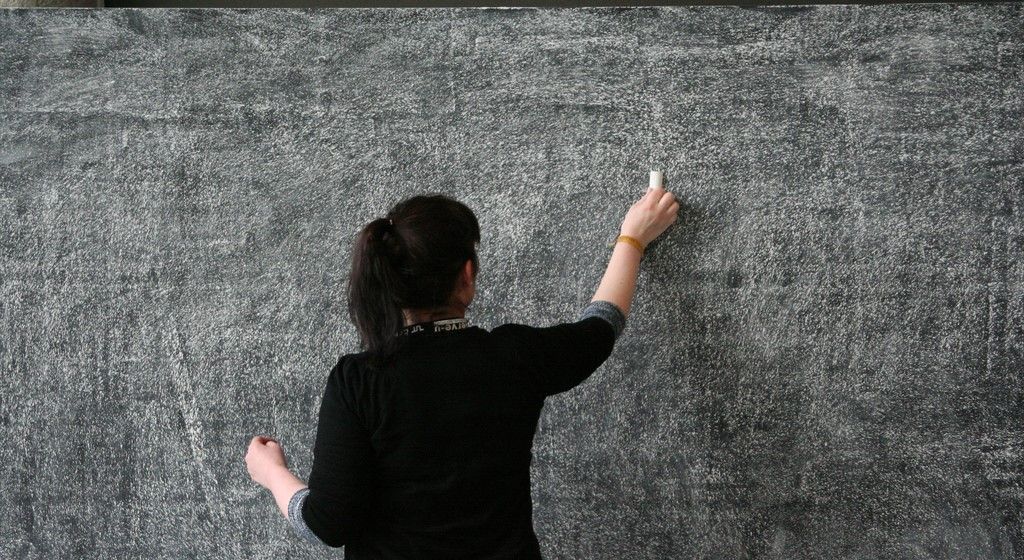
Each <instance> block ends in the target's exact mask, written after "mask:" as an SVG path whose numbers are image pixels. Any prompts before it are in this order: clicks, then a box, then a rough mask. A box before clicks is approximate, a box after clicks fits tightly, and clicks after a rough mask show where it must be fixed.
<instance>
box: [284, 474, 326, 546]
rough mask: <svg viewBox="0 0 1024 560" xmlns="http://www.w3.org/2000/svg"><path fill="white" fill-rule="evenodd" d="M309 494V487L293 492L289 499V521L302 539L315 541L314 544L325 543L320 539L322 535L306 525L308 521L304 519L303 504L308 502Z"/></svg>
mask: <svg viewBox="0 0 1024 560" xmlns="http://www.w3.org/2000/svg"><path fill="white" fill-rule="evenodd" d="M308 495H309V488H308V487H306V488H300V489H299V490H298V491H297V492H295V493H294V494H292V497H291V499H289V500H288V523H290V524H291V526H292V528H293V529H295V532H296V533H297V534H298V535H299V537H301V538H302V540H304V541H307V542H310V543H313V544H325V543H324V542H323V541H321V540H320V537H318V536H316V533H314V532H313V531H312V529H310V528H309V526H308V525H306V521H305V520H304V519H302V504H304V503H306V496H308Z"/></svg>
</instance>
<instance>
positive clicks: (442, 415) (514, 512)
mask: <svg viewBox="0 0 1024 560" xmlns="http://www.w3.org/2000/svg"><path fill="white" fill-rule="evenodd" d="M403 339H404V340H403V343H402V345H401V348H400V351H399V354H398V356H397V357H396V359H395V360H394V363H393V365H392V367H390V368H386V369H382V370H379V371H378V370H372V369H370V368H369V367H367V365H366V363H365V358H366V353H365V352H361V353H355V354H346V355H344V356H342V357H341V359H340V360H339V361H338V363H337V364H336V365H335V366H334V368H333V369H332V370H331V372H330V375H329V377H328V380H327V383H326V387H325V390H324V395H323V401H322V403H321V408H320V416H319V425H318V427H317V435H316V440H315V443H314V450H313V454H314V458H313V467H312V471H311V473H310V476H309V482H308V485H309V488H310V493H309V495H308V496H307V498H306V501H305V503H304V504H303V508H302V515H303V518H304V519H305V521H306V523H307V525H308V526H309V528H310V529H311V530H312V531H313V532H314V533H315V534H316V535H317V536H318V537H319V538H320V539H321V540H322V541H323V542H325V543H326V544H328V545H329V546H333V547H340V546H345V556H346V558H347V559H349V560H366V559H371V558H372V559H392V558H394V559H398V558H402V559H433V558H437V559H441V558H444V559H448V560H454V559H459V558H466V559H469V558H473V559H476V560H485V559H511V558H518V559H528V558H540V557H541V555H540V546H539V543H538V540H537V536H536V534H535V533H534V529H533V520H532V502H531V494H530V462H531V459H532V452H531V448H532V445H533V436H534V433H535V430H536V427H537V421H538V419H539V418H540V413H541V409H542V407H543V404H544V399H545V398H546V397H548V396H551V395H555V394H558V393H561V392H564V391H568V390H569V389H572V388H573V387H576V386H577V385H579V384H580V383H582V382H583V381H585V380H586V379H587V378H588V377H589V376H590V375H591V374H592V373H593V372H594V371H595V370H596V369H597V368H598V367H599V366H600V365H601V364H602V363H603V362H604V361H605V360H606V359H607V358H608V357H609V355H610V354H611V352H612V349H613V346H614V344H615V330H614V328H613V326H612V324H611V323H609V322H608V321H607V320H606V319H603V318H601V317H599V316H590V317H586V318H583V319H580V320H578V321H575V322H568V323H561V324H557V325H553V326H548V327H533V326H528V325H521V324H514V323H510V324H504V325H501V326H498V327H496V328H494V329H492V330H491V331H487V330H485V329H482V328H480V327H477V326H470V327H467V328H465V329H461V330H456V331H450V332H436V333H435V332H427V331H422V332H418V333H415V334H411V335H408V336H406V337H403Z"/></svg>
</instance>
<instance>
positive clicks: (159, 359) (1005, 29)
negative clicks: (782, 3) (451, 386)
mask: <svg viewBox="0 0 1024 560" xmlns="http://www.w3.org/2000/svg"><path fill="white" fill-rule="evenodd" d="M1022 68H1024V12H1022V7H1021V6H1020V5H1014V4H988V5H952V4H914V5H891V6H829V7H802V8H756V9H743V8H735V7H733V8H730V7H716V8H662V9H658V8H642V9H551V10H538V9H510V10H502V9H479V10H476V9H466V10H447V9H446V10H441V9H437V10H434V9H421V10H412V9H410V10H396V9H379V10H378V9H363V10H230V9H225V10H4V11H0V224H2V225H0V271H2V272H0V274H2V276H0V318H2V321H0V364H2V366H0V367H2V368H3V369H2V375H0V428H2V432H3V434H4V436H5V437H4V442H3V445H0V487H2V488H3V492H0V512H2V513H0V557H3V558H14V559H29V558H32V559H35V558H40V559H42V558H46V559H49V558H147V559H154V560H156V559H164V558H168V559H172V558H173V559H178V558H200V559H205V558H280V557H284V555H287V557H294V558H322V557H329V556H339V555H340V554H341V551H340V550H331V549H328V548H323V549H317V548H315V547H313V546H311V545H308V544H305V543H303V542H301V541H300V540H298V539H297V538H296V537H295V536H294V535H293V534H292V533H291V532H290V529H289V528H288V526H287V525H286V523H285V521H284V519H283V518H282V517H281V516H280V514H279V513H278V512H277V510H276V507H275V506H274V505H273V503H272V502H271V500H270V496H269V493H267V492H266V491H265V490H263V489H262V488H259V487H257V486H256V485H255V484H254V483H252V482H251V481H250V480H249V478H248V475H247V473H246V470H245V464H244V462H243V455H244V452H245V446H246V444H247V443H248V441H249V438H250V437H251V436H253V435H254V434H257V433H267V434H272V435H275V436H277V437H279V438H280V439H281V440H282V441H283V442H284V445H285V449H286V452H287V453H288V456H289V459H290V462H291V465H292V467H293V468H294V470H295V472H296V473H297V474H299V475H300V476H301V477H303V478H305V476H307V475H308V468H309V465H310V461H311V455H310V453H311V451H310V448H311V445H312V440H313V435H314V430H315V421H316V413H317V408H318V406H319V398H320V395H321V390H322V387H323V383H324V380H325V376H326V374H327V372H328V370H329V368H330V366H331V365H333V363H334V361H335V360H336V358H337V357H338V356H339V355H340V354H343V353H347V352H350V351H353V350H354V349H355V348H356V337H355V330H354V328H353V327H352V325H351V324H350V323H349V322H348V321H347V315H346V312H345V302H344V297H345V294H344V288H345V281H346V274H347V271H348V265H349V256H350V252H351V242H352V239H353V236H354V234H355V233H356V231H358V229H359V228H360V227H361V226H362V225H363V224H365V223H366V222H368V221H370V220H372V219H374V218H376V217H379V216H382V215H383V214H384V212H385V211H386V210H387V209H388V208H389V207H390V206H391V205H392V204H394V203H395V202H397V201H399V200H401V199H402V198H405V197H407V196H411V195H414V194H419V193H422V192H443V193H447V194H449V195H452V196H454V197H456V198H458V199H459V200H462V201H463V202H465V203H466V204H468V205H469V206H470V207H471V208H473V209H474V210H475V211H476V212H477V215H478V217H479V218H480V221H481V226H482V228H483V231H484V239H483V242H482V245H481V263H482V267H483V268H482V270H481V273H480V278H479V286H478V293H477V299H476V300H475V301H474V304H473V306H472V308H471V309H470V313H469V317H470V319H471V321H472V322H473V324H477V325H481V326H484V327H485V328H493V327H494V326H496V325H498V324H502V323H506V322H519V323H528V324H534V325H545V324H553V323H556V322H562V321H568V320H573V319H574V318H575V317H576V316H577V315H578V313H579V311H580V310H581V309H582V308H583V307H584V305H585V304H586V303H587V302H588V301H589V300H590V298H591V297H592V295H593V291H594V289H595V288H596V286H597V284H598V282H599V280H600V276H601V274H602V273H603V271H604V266H605V264H606V262H607V257H608V255H609V250H608V249H607V247H606V245H605V244H606V243H607V242H608V241H609V240H610V239H612V238H614V236H615V234H617V232H618V227H619V225H620V223H621V219H622V217H623V215H624V213H625V210H626V209H627V208H628V207H629V205H630V204H632V202H633V201H634V200H635V198H636V197H638V196H639V195H640V194H642V192H643V190H644V188H645V187H646V182H647V174H648V172H649V171H650V170H651V169H662V170H664V172H665V176H666V181H667V187H668V188H669V189H670V190H671V191H673V192H675V193H676V194H677V196H678V198H679V199H680V201H682V203H683V209H682V210H681V213H680V220H679V222H677V224H676V225H675V226H673V228H671V229H670V230H669V231H668V232H667V233H666V235H665V236H664V237H663V238H662V239H661V240H660V241H659V242H658V243H656V244H655V245H654V246H652V247H651V248H649V249H648V252H647V256H646V257H645V259H644V262H643V265H642V271H641V275H640V280H639V291H638V295H637V297H636V299H635V301H634V308H633V311H632V313H631V314H630V316H629V321H628V325H627V327H626V331H625V332H624V334H623V336H622V338H621V339H619V342H618V344H617V347H616V349H615V352H614V353H613V355H612V357H611V358H610V359H609V360H608V361H607V362H606V363H605V364H604V365H603V366H602V367H601V368H600V369H599V370H598V371H597V372H596V373H595V374H594V375H593V376H592V377H591V378H590V379H589V380H588V381H587V382H585V383H584V384H583V385H581V386H580V387H578V388H577V389H575V390H573V391H571V392H569V393H565V394H562V395H558V396H556V397H554V398H552V399H550V400H549V401H548V403H547V404H546V407H545V411H544V414H543V418H542V421H541V426H540V428H539V432H538V434H537V438H536V446H535V449H534V456H535V458H534V465H533V477H534V488H533V493H534V500H535V526H536V528H537V532H538V535H539V536H540V539H541V544H542V548H543V550H544V553H545V557H546V558H550V559H579V558H592V559H598V558H601V559H603V558H608V559H611V558H633V559H637V558H650V559H665V558H715V559H718V558H786V559H791V558H792V559H801V558H808V559H809V558H894V559H895V558H900V559H904V558H958V559H964V558H967V559H971V558H978V559H982V558H1000V559H1010V558H1020V557H1021V555H1022V554H1024V536H1022V530H1024V529H1022V527H1024V517H1022V511H1024V488H1022V484H1024V479H1022V474H1021V472H1022V469H1024V412H1022V410H1024V408H1022V405H1024V386H1022V385H1024V382H1022V375H1021V372H1022V369H1024V357H1022V338H1024V291H1022V279H1024V265H1022V259H1021V256H1022V247H1024V219H1022V217H1024V204H1022V202H1024V182H1022V169H1024V167H1022V166H1024V163H1022V162H1024V147H1022V136H1021V131H1022V125H1024V112H1022V111H1024V95H1022V93H1024V72H1022Z"/></svg>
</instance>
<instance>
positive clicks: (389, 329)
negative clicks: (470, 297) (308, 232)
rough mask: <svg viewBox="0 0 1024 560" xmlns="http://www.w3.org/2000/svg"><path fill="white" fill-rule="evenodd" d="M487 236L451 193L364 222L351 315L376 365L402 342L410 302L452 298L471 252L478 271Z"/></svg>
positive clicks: (415, 305)
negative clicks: (479, 253) (400, 334)
mask: <svg viewBox="0 0 1024 560" xmlns="http://www.w3.org/2000/svg"><path fill="white" fill-rule="evenodd" d="M389 220H390V221H389ZM392 222H393V224H392ZM479 242H480V224H479V222H477V219H476V215H475V214H473V211H472V210H470V209H469V207H468V206H466V205H465V204H463V203H461V202H459V201H457V200H454V199H452V198H449V197H448V196H445V195H443V194H426V195H418V196H414V197H412V198H409V199H406V200H403V201H401V202H399V203H398V204H396V205H395V206H394V207H393V208H392V209H391V210H390V211H389V212H388V213H387V216H386V217H384V218H378V219H376V220H373V221H372V222H370V223H368V224H366V226H365V227H363V229H362V231H360V232H359V235H358V236H357V237H356V241H355V246H354V247H353V250H352V270H351V272H350V273H349V279H348V282H349V284H348V314H349V318H350V319H351V320H352V323H353V324H354V325H355V327H356V330H357V331H358V332H359V339H360V347H361V349H362V350H368V351H369V363H370V365H371V366H372V367H374V368H380V367H384V366H385V365H386V364H387V363H388V362H389V361H390V360H391V358H392V357H393V356H394V353H395V352H396V351H397V350H398V348H399V346H400V344H401V343H402V340H400V337H398V336H396V333H397V332H398V330H399V329H401V328H402V327H403V326H405V318H404V316H403V315H402V309H403V308H404V309H432V308H437V307H444V306H446V305H448V304H449V303H450V300H451V298H452V296H453V294H454V291H455V282H456V279H457V278H458V275H459V274H460V273H461V272H462V267H463V266H464V265H465V263H466V260H467V259H470V260H472V262H473V275H474V277H475V276H476V273H477V271H478V269H479V266H480V263H479V260H478V257H477V252H476V244H477V243H479Z"/></svg>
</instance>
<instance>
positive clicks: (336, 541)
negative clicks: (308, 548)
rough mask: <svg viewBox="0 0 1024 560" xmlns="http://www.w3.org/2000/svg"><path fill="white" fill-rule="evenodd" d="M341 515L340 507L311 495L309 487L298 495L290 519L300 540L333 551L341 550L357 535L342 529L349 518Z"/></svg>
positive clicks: (289, 506) (296, 494) (291, 506)
mask: <svg viewBox="0 0 1024 560" xmlns="http://www.w3.org/2000/svg"><path fill="white" fill-rule="evenodd" d="M325 500H326V502H325ZM338 514H339V511H338V508H336V507H333V503H331V502H330V500H329V499H328V498H327V497H325V496H324V495H323V494H320V493H316V492H313V493H312V494H311V493H310V489H309V488H303V489H302V490H299V491H298V492H296V493H295V495H294V496H292V499H291V501H290V502H289V504H288V520H289V522H290V523H291V525H292V527H293V528H294V529H295V532H296V533H297V534H298V535H299V537H301V538H302V539H303V540H305V541H307V542H309V543H312V544H319V545H322V546H328V547H330V548H341V547H343V546H345V545H346V544H349V543H350V542H351V541H352V539H353V536H354V535H353V534H352V533H351V530H350V528H349V527H343V526H339V523H343V522H344V519H345V516H342V515H338Z"/></svg>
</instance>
